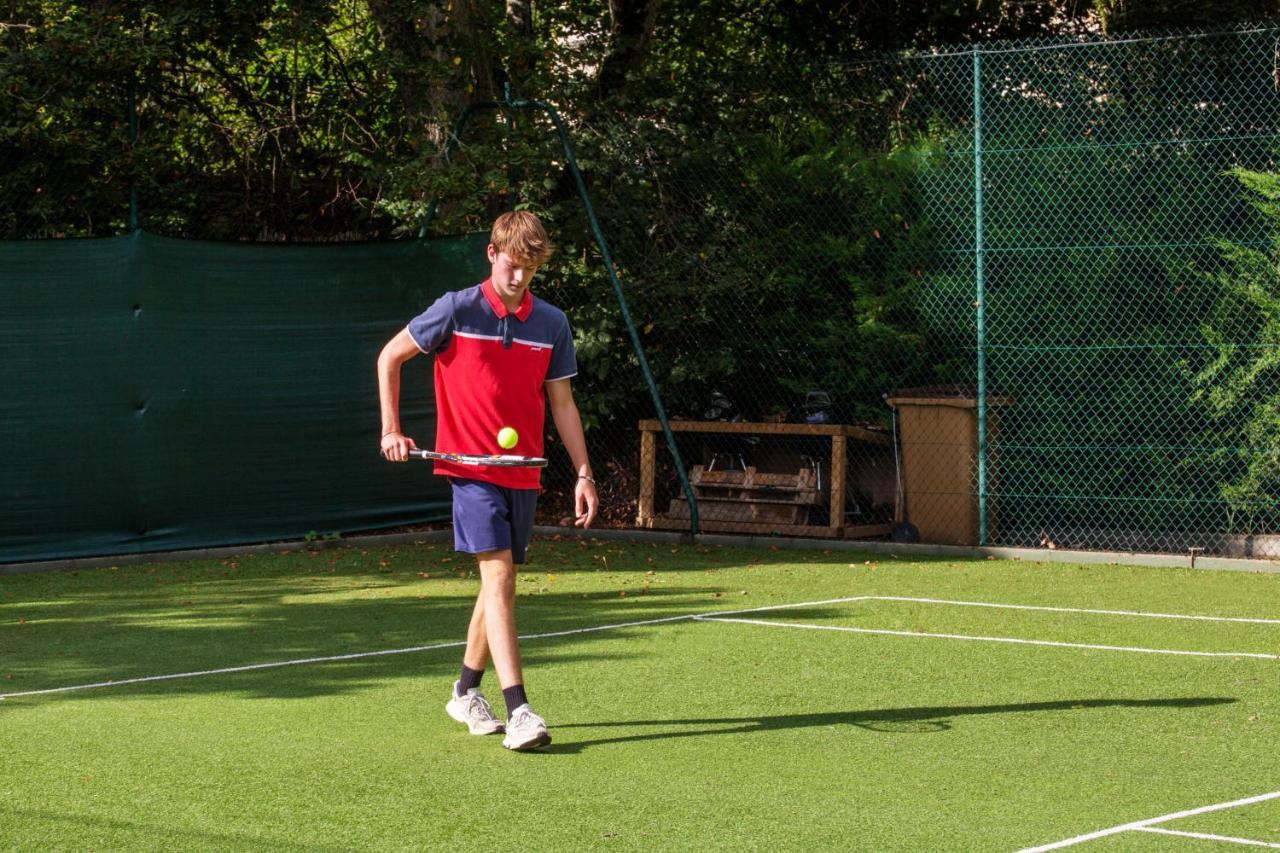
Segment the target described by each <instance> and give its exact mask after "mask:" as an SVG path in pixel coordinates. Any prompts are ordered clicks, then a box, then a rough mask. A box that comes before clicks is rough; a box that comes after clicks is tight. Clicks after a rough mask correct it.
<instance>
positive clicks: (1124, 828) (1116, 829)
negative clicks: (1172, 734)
mask: <svg viewBox="0 0 1280 853" xmlns="http://www.w3.org/2000/svg"><path fill="white" fill-rule="evenodd" d="M1276 797H1280V791H1272V792H1271V793H1270V794H1259V795H1258V796H1256V797H1245V798H1244V799H1242V800H1231V801H1230V802H1227V803H1214V804H1213V805H1211V806H1200V808H1197V809H1187V810H1186V811H1181V812H1173V813H1172V814H1167V815H1161V816H1160V817H1149V818H1147V819H1146V820H1135V821H1133V822H1132V823H1122V824H1120V825H1118V826H1112V827H1108V828H1107V829H1099V830H1097V831H1096V832H1089V833H1086V834H1084V835H1077V836H1076V837H1074V838H1067V839H1064V840H1062V841H1055V842H1053V843H1052V844H1042V845H1040V846H1039V847H1025V848H1023V849H1022V850H1019V851H1018V853H1042V851H1045V850H1058V849H1060V848H1063V847H1072V846H1074V845H1076V844H1083V843H1084V842H1086V841H1093V840H1095V839H1098V838H1106V837H1107V836H1108V835H1118V834H1120V833H1121V832H1129V831H1131V830H1141V829H1145V828H1146V827H1149V826H1155V825H1156V824H1158V823H1168V822H1169V821H1171V820H1178V819H1180V818H1184V817H1193V816H1194V815H1199V814H1205V813H1207V812H1217V811H1222V810H1223V809H1234V808H1236V807H1238V806H1249V805H1253V804H1254V803H1261V802H1264V801H1266V800H1274V799H1275V798H1276Z"/></svg>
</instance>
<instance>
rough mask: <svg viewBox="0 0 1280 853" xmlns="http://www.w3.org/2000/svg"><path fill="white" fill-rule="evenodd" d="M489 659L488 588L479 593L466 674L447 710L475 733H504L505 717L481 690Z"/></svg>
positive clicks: (464, 659) (469, 628) (464, 663)
mask: <svg viewBox="0 0 1280 853" xmlns="http://www.w3.org/2000/svg"><path fill="white" fill-rule="evenodd" d="M488 663H489V640H488V638H487V637H486V636H485V618H484V590H483V588H482V589H481V592H480V594H479V595H477V596H476V604H475V607H474V608H473V609H472V611H471V623H470V625H468V626H467V648H466V651H465V652H464V653H463V655H462V674H461V676H460V677H459V678H458V680H457V681H456V682H454V685H453V690H452V692H451V695H450V697H449V702H448V704H447V705H445V710H446V711H447V712H448V713H449V716H450V717H453V718H454V719H455V720H457V721H458V722H460V723H463V724H465V725H466V726H467V728H468V730H469V731H470V732H471V733H472V734H473V735H491V734H500V733H501V732H503V730H504V728H505V727H504V726H503V725H502V721H501V720H499V719H498V718H497V717H495V716H494V714H493V709H492V708H490V706H489V703H488V701H487V700H485V698H484V696H483V695H481V693H480V676H481V675H483V674H484V669H485V667H486V666H487V665H488Z"/></svg>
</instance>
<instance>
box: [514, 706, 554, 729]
mask: <svg viewBox="0 0 1280 853" xmlns="http://www.w3.org/2000/svg"><path fill="white" fill-rule="evenodd" d="M510 724H511V725H512V726H513V727H515V728H522V727H524V726H534V725H543V726H545V725H546V723H544V722H543V721H542V718H541V717H539V716H538V715H537V714H535V713H533V712H532V711H530V710H528V709H527V708H526V709H525V710H523V711H517V712H516V713H514V714H512V715H511V720H510Z"/></svg>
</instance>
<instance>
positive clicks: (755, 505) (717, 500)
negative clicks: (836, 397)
mask: <svg viewBox="0 0 1280 853" xmlns="http://www.w3.org/2000/svg"><path fill="white" fill-rule="evenodd" d="M689 485H690V486H692V487H693V494H694V497H696V498H697V499H698V515H699V517H700V518H702V519H703V520H705V521H730V522H742V523H747V524H788V525H791V524H806V523H807V522H808V520H809V510H810V509H811V508H813V507H816V506H820V505H821V504H822V503H823V496H822V494H821V492H820V491H819V489H818V483H817V478H816V475H815V472H814V471H813V469H812V468H802V469H800V470H799V471H798V472H797V473H795V474H766V473H762V472H760V471H757V470H756V469H755V468H754V467H748V468H747V469H746V470H745V471H715V470H711V471H708V470H707V469H706V468H705V467H704V466H702V465H695V466H694V467H693V469H692V470H691V471H690V472H689ZM688 517H689V503H688V501H686V500H685V499H684V498H683V497H677V498H674V499H673V500H672V501H671V506H670V508H669V509H668V511H667V518H669V519H687V518H688Z"/></svg>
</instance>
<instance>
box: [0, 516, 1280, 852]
mask: <svg viewBox="0 0 1280 853" xmlns="http://www.w3.org/2000/svg"><path fill="white" fill-rule="evenodd" d="M477 588H478V580H477V578H476V577H475V575H474V572H473V571H471V564H470V562H469V560H468V558H465V557H463V556H461V555H455V554H453V553H452V551H451V550H450V549H449V548H448V547H447V546H446V545H442V544H434V545H432V544H424V545H417V546H401V547H388V548H365V549H351V548H341V549H331V550H321V551H299V552H294V553H290V554H280V555H270V556H255V557H248V556H246V557H242V558H237V559H230V560H220V561H193V562H182V563H168V564H157V565H143V566H134V567H127V568H126V567H121V568H118V569H95V570H85V571H78V572H65V573H47V574H28V575H10V576H0V694H6V695H7V698H5V699H4V700H3V701H0V847H4V848H12V849H31V848H59V849H118V848H146V849H156V848H165V849H239V850H250V849H254V850H257V849H281V850H294V849H299V850H301V849H307V850H349V849H442V848H444V847H445V846H446V845H447V846H451V847H454V848H457V849H463V850H513V851H514V850H572V849H583V848H602V849H619V850H685V849H695V848H710V849H735V850H738V849H740V850H766V849H768V850H792V849H806V850H811V849H857V850H912V851H919V850H1016V849H1020V848H1022V847H1027V846H1032V845H1037V844H1046V843H1049V842H1053V841H1057V840H1060V839H1065V838H1069V837H1072V836H1076V835H1080V834H1083V833H1089V832H1093V831H1096V830H1100V829H1104V828H1106V827H1110V826H1114V825H1118V824H1124V823H1128V822H1131V821H1139V820H1144V819H1148V818H1154V817H1158V816H1161V815H1165V814H1169V813H1172V812H1176V811H1181V810H1183V809H1191V808H1196V807H1199V806H1204V805H1209V804H1213V803H1220V802H1225V801H1228V800H1233V799H1237V798H1242V797H1250V796H1254V795H1259V794H1265V793H1268V792H1273V791H1280V758H1277V752H1278V751H1277V750H1276V748H1275V744H1276V742H1277V740H1278V738H1277V735H1280V697H1278V695H1277V687H1278V686H1280V660H1274V659H1259V658H1229V657H1190V656H1173V655H1164V654H1149V653H1141V652H1138V651H1116V650H1102V649H1085V648H1075V647H1050V646H1036V645H1014V644H1005V643H996V642H989V641H982V640H964V639H955V638H952V639H944V638H935V637H926V636H922V634H950V635H957V636H967V637H1005V638H1018V639H1024V640H1045V641H1053V642H1065V643H1076V644H1083V645H1107V646H1120V647H1132V648H1146V649H1157V650H1160V649H1165V650H1183V651H1205V652H1235V653H1241V652H1245V653H1253V654H1264V655H1266V654H1270V655H1277V654H1280V624H1270V625H1264V624H1254V623H1246V622H1234V623H1233V622H1212V621H1194V620H1175V619H1162V618H1149V617H1138V616H1114V615H1105V614H1086V613H1064V612H1058V611H1034V610H1006V609H994V608H987V607H973V606H961V605H956V604H940V603H931V602H918V601H890V600H883V599H882V598H878V597H886V596H887V597H910V598H929V599H938V600H947V601H967V602H991V603H1007V604H1019V605H1037V606H1043V607H1054V608H1088V609H1109V610H1130V611H1143V612H1156V613H1165V614H1200V615H1212V616H1234V617H1244V618H1267V619H1280V577H1277V576H1275V575H1261V574H1256V575H1255V574H1247V573H1236V572H1230V573H1228V572H1222V573H1218V572H1205V571H1190V570H1180V569H1153V568H1132V567H1125V566H1080V565H1071V564H1057V563H1054V564H1036V563H1030V562H1017V561H993V560H983V561H968V562H957V561H948V560H909V559H905V558H904V559H896V558H890V557H886V556H880V557H871V556H867V555H854V554H851V553H849V552H823V551H813V552H805V551H791V550H746V549H729V548H715V547H695V546H687V545H682V546H675V545H665V544H661V545H660V544H649V543H646V544H626V543H619V542H612V541H598V540H576V539H569V538H566V539H564V540H559V541H557V540H552V541H548V540H543V541H539V542H538V543H536V545H535V548H534V550H533V552H532V554H531V562H530V564H529V565H528V566H526V567H525V569H524V571H523V572H522V574H521V577H520V580H519V582H518V583H517V589H518V594H519V599H518V604H517V614H518V619H519V629H520V632H521V634H523V635H532V634H544V633H550V632H564V631H575V630H578V629H584V628H591V627H595V626H605V625H622V624H625V623H631V622H641V621H647V620H658V619H665V618H669V617H687V616H692V615H697V614H715V613H716V612H721V613H723V612H725V611H731V610H742V609H746V608H759V607H766V606H770V605H777V604H784V603H797V602H826V601H829V600H832V599H843V598H850V597H858V600H855V601H843V602H842V601H835V602H831V603H824V604H812V605H809V606H805V607H797V608H787V609H777V610H767V611H762V612H757V613H748V614H739V615H737V616H733V617H732V618H745V619H752V620H758V621H761V622H765V623H768V624H763V625H757V624H742V623H737V622H723V621H710V620H702V619H699V620H694V619H687V618H685V619H679V620H676V621H668V622H658V623H655V624H649V625H634V626H630V627H616V628H610V629H607V630H601V631H592V632H583V633H573V634H565V635H562V636H557V637H543V638H534V639H528V640H526V641H525V642H524V644H523V654H524V659H525V668H526V683H527V685H528V690H529V697H530V700H531V702H532V703H533V705H534V707H535V709H537V710H538V711H539V713H541V714H542V715H543V716H545V717H546V718H547V720H548V723H549V724H550V726H551V731H552V735H553V737H554V743H553V744H552V745H551V746H550V747H549V748H547V749H545V750H543V751H540V752H538V753H533V754H513V753H509V752H507V751H505V750H503V749H502V747H501V745H500V738H497V737H486V738H481V737H471V736H469V735H467V734H466V732H465V730H463V729H462V728H461V727H460V726H459V725H458V724H456V723H454V722H453V721H452V720H450V719H449V718H448V717H447V716H446V715H445V714H444V710H443V704H444V701H445V699H446V698H447V695H448V691H449V686H450V684H451V682H452V680H453V679H454V678H456V676H457V668H458V664H459V662H460V659H461V649H460V648H458V647H456V646H450V647H444V648H436V649H429V650H422V651H405V652H399V653H394V654H386V655H377V656H362V657H352V658H349V659H345V660H331V661H322V662H314V663H306V664H295V665H289V666H278V667H268V668H261V669H253V670H246V671H238V672H228V673H221V674H207V675H199V676H192V677H182V678H175V679H168V680H153V681H146V682H140V683H132V684H122V685H115V686H107V687H95V688H91V689H83V690H74V691H68V692H58V693H45V694H38V695H26V696H16V695H14V694H18V693H27V692H30V691H39V690H50V689H56V688H61V687H67V686H75V685H84V684H94V683H100V682H105V681H119V680H122V679H133V678H148V677H152V676H158V675H167V674H182V673H192V672H200V671H205V670H211V669H221V668H231V667H242V666H248V665H254V664H269V663H278V662H283V661H292V660H301V659H307V658H316V657H329V656H338V655H359V654H363V653H368V652H375V651H381V650H390V651H395V650H402V649H409V648H415V647H420V646H432V645H438V644H450V643H457V642H458V641H460V640H461V639H462V637H463V634H464V631H465V627H466V624H467V620H468V618H469V615H470V610H471V606H472V603H473V601H474V596H475V593H476V590H477ZM788 625H790V626H795V625H805V626H813V627H809V628H798V627H785V626H788ZM780 626H782V627H780ZM826 628H860V629H871V630H888V631H904V632H911V633H912V634H915V635H914V636H890V635H879V634H860V633H850V632H847V631H843V630H838V631H837V630H825V629H826ZM483 689H484V690H485V691H486V692H487V693H488V694H489V695H490V697H491V699H493V700H494V704H495V707H496V709H497V710H498V711H499V712H500V713H501V711H502V702H501V693H500V691H499V690H498V685H497V683H496V679H495V677H494V675H493V673H492V672H490V673H489V674H488V675H487V676H486V677H485V682H484V684H483ZM1160 826H1161V827H1162V828H1166V829H1174V830H1181V831H1188V832H1205V833H1214V834H1220V835H1229V836H1238V837H1246V838H1250V839H1254V840H1263V841H1268V842H1271V843H1280V800H1272V801H1269V802H1264V803H1259V804H1256V805H1252V806H1247V807H1242V808H1239V809H1231V810H1226V811H1221V812H1213V813H1208V814H1203V815H1199V816H1196V817H1192V818H1186V819H1183V820H1179V821H1174V822H1169V823H1165V824H1160ZM1175 845H1177V846H1180V845H1193V846H1194V845H1212V842H1206V841H1194V840H1190V839H1182V838H1175V837H1172V836H1161V835H1155V834H1147V833H1136V832H1127V833H1124V834H1121V835H1116V836H1110V837H1107V838H1103V839H1100V840H1098V841H1093V842H1089V843H1088V844H1084V845H1081V846H1080V847H1079V848H1075V849H1082V850H1083V849H1096V850H1162V849H1170V848H1171V846H1175Z"/></svg>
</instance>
